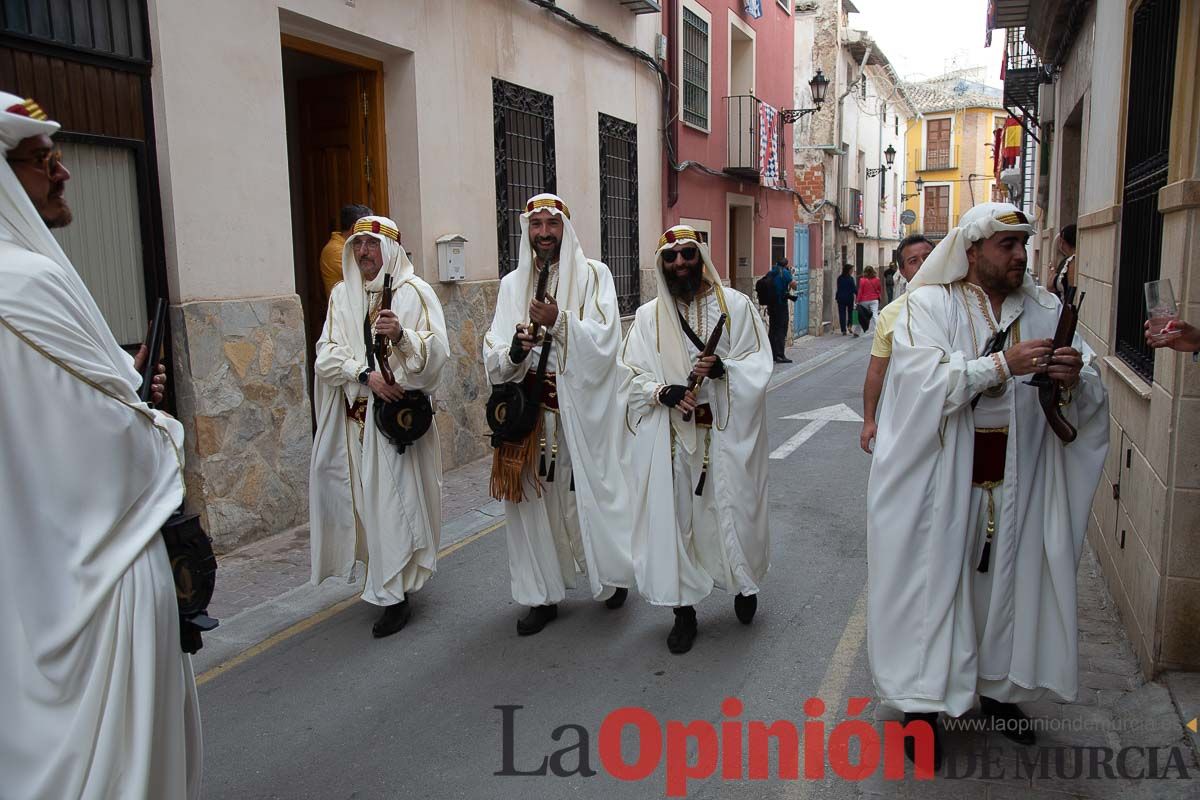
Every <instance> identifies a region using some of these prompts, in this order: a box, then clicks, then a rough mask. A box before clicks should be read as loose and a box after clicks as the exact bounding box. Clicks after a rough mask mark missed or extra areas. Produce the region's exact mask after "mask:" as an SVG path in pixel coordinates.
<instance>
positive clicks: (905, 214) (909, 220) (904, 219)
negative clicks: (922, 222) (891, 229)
mask: <svg viewBox="0 0 1200 800" xmlns="http://www.w3.org/2000/svg"><path fill="white" fill-rule="evenodd" d="M916 221H917V212H915V211H913V210H912V209H911V208H906V209H904V211H902V212H901V213H900V224H901V225H912V224H913V223H914V222H916Z"/></svg>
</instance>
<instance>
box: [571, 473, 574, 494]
mask: <svg viewBox="0 0 1200 800" xmlns="http://www.w3.org/2000/svg"><path fill="white" fill-rule="evenodd" d="M571 491H572V492H573V491H575V473H574V471H572V472H571Z"/></svg>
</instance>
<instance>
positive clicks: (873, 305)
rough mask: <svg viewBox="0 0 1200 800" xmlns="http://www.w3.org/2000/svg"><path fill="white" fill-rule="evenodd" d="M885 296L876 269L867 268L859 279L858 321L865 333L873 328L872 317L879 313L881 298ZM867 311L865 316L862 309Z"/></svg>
mask: <svg viewBox="0 0 1200 800" xmlns="http://www.w3.org/2000/svg"><path fill="white" fill-rule="evenodd" d="M882 295H883V286H882V285H881V284H880V282H879V277H878V276H877V275H876V274H875V268H874V267H867V268H866V269H864V270H863V274H862V277H861V278H859V279H858V305H859V312H858V321H859V326H860V327H861V328H862V331H863V333H866V332H867V330H868V329H869V328H870V327H871V317H874V316H875V315H876V314H878V313H879V298H880V297H881V296H882ZM864 308H865V309H866V313H865V314H864V313H863V311H862V309H864Z"/></svg>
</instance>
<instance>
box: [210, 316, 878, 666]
mask: <svg viewBox="0 0 1200 800" xmlns="http://www.w3.org/2000/svg"><path fill="white" fill-rule="evenodd" d="M860 341H862V340H860V339H847V338H843V337H841V336H822V337H813V336H804V337H801V338H800V339H797V340H796V341H795V342H794V343H793V345H792V346H791V347H789V348H788V350H787V353H788V357H789V358H791V359H792V360H793V361H794V362H795V363H793V364H779V365H777V366H776V368H775V375H774V376H773V377H772V379H771V386H772V388H773V387H775V386H777V385H780V384H781V383H782V382H786V381H789V380H792V379H794V378H796V377H799V376H800V374H802V373H803V372H805V371H807V370H809V369H814V368H816V367H817V366H820V365H821V364H823V363H825V362H827V361H829V360H831V359H833V358H836V357H837V356H838V355H840V354H841V353H842V352H844V351H845V350H846V349H848V348H849V347H850V346H851V345H852V344H853V343H855V342H860ZM764 344H765V343H764ZM491 463H492V460H491V457H490V456H487V457H485V458H481V459H479V460H478V461H474V462H472V463H470V464H466V465H464V466H461V467H458V468H456V469H452V470H448V471H447V472H446V473H445V474H444V476H443V479H442V541H441V544H442V548H443V549H444V548H446V547H448V546H451V545H453V544H454V543H456V542H460V541H462V540H463V539H466V538H467V537H469V536H472V535H474V534H476V533H479V532H480V531H484V530H487V529H488V528H489V527H492V526H494V525H497V524H499V523H501V522H502V521H503V519H504V509H503V505H502V504H501V503H500V502H499V501H496V500H493V499H492V498H491V497H490V496H489V495H488V478H489V476H490V473H491ZM218 561H219V565H220V568H219V571H218V573H217V591H216V594H215V595H214V596H213V602H212V604H211V605H210V606H209V609H208V610H209V613H210V614H212V615H213V616H215V617H216V618H217V619H219V620H220V621H221V625H220V627H219V628H217V629H216V630H215V631H213V632H212V633H209V634H205V636H204V648H203V649H202V650H201V651H200V652H199V653H197V654H196V656H195V657H194V658H193V665H194V667H195V670H196V674H197V675H202V674H203V673H204V672H206V671H207V670H209V669H212V668H213V667H216V666H218V665H220V664H222V663H224V662H226V661H228V660H229V659H231V658H234V657H235V656H237V655H238V654H239V653H242V652H244V651H246V650H248V649H250V648H252V647H254V646H255V645H258V644H259V643H261V642H263V641H264V640H266V639H268V638H270V637H271V636H274V635H275V634H277V633H279V632H280V631H283V630H285V629H287V628H289V627H291V626H292V625H295V624H297V623H299V622H301V621H303V620H306V619H308V618H310V617H311V616H313V615H314V614H318V613H320V612H322V611H325V610H326V609H328V608H329V607H331V606H334V605H336V604H338V603H340V602H342V601H345V600H347V599H349V598H352V597H354V596H356V595H357V594H359V593H360V592H361V591H362V575H361V572H362V570H361V568H360V569H359V573H360V574H359V575H357V576H356V577H357V578H358V580H357V581H356V582H355V583H345V582H342V581H338V580H335V579H330V580H327V581H325V582H324V583H322V584H321V586H319V587H318V586H312V585H310V584H309V582H308V579H309V542H308V527H307V526H301V527H298V528H294V529H292V530H290V531H285V532H283V533H279V534H276V535H274V536H271V537H268V538H266V539H263V540H262V541H258V542H254V543H253V544H249V545H246V546H245V547H242V548H239V549H237V550H234V551H232V552H230V553H227V554H225V555H223V556H221V557H220V558H219V559H218ZM505 568H507V567H506V565H503V564H499V565H497V569H505Z"/></svg>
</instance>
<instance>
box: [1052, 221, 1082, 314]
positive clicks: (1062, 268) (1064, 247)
mask: <svg viewBox="0 0 1200 800" xmlns="http://www.w3.org/2000/svg"><path fill="white" fill-rule="evenodd" d="M1055 241H1056V242H1057V243H1058V252H1059V253H1060V254H1061V255H1062V260H1060V261H1059V262H1058V266H1057V267H1055V268H1054V274H1053V275H1051V276H1050V280H1049V281H1048V282H1047V283H1046V288H1047V289H1049V290H1050V291H1052V292H1054V295H1055V296H1056V297H1058V299H1059V300H1061V299H1062V296H1063V292H1064V291H1065V290H1066V288H1067V287H1068V286H1075V285H1076V284H1075V226H1074V225H1068V226H1066V227H1065V228H1063V229H1062V230H1061V231H1059V233H1058V236H1056V237H1055Z"/></svg>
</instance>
